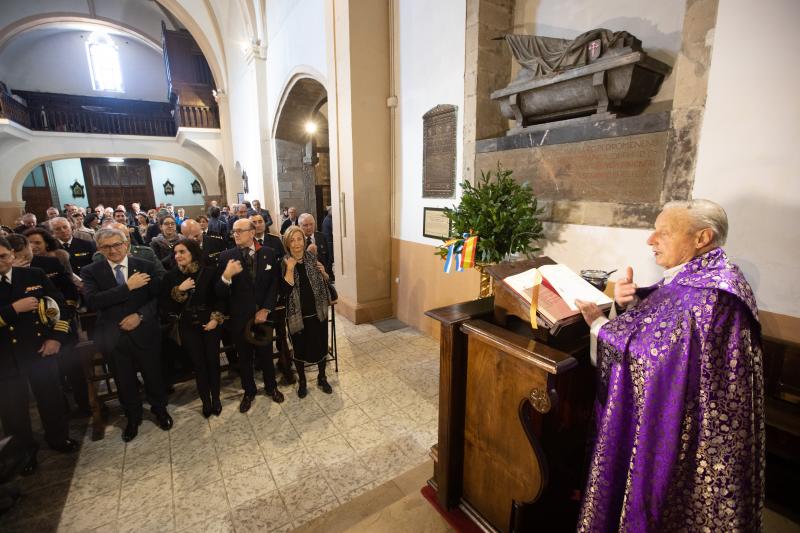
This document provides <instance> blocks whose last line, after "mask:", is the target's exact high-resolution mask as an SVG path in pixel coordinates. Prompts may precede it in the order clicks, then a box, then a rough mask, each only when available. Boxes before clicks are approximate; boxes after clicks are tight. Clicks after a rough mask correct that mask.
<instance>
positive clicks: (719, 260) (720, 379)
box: [578, 248, 764, 533]
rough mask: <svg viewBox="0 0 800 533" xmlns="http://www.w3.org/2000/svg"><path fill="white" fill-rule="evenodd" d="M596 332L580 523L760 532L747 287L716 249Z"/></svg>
mask: <svg viewBox="0 0 800 533" xmlns="http://www.w3.org/2000/svg"><path fill="white" fill-rule="evenodd" d="M637 294H638V295H639V297H640V298H641V299H642V301H641V302H640V303H639V304H638V305H637V306H635V307H634V308H632V309H630V310H628V311H627V312H625V313H623V314H622V315H620V316H619V317H617V318H616V319H614V320H612V321H610V322H609V323H607V324H605V325H604V326H603V327H602V329H601V330H600V334H599V336H598V379H599V382H598V397H597V402H596V405H595V416H596V420H597V436H596V441H595V443H594V451H593V454H592V459H591V463H590V464H591V468H590V471H589V479H588V482H587V486H586V491H585V494H584V497H583V504H582V508H581V514H580V519H579V521H578V531H586V532H589V531H591V532H603V533H605V532H613V531H626V532H644V531H648V532H659V533H660V532H666V531H692V532H693V531H708V532H713V533H722V532H726V533H727V532H733V531H760V530H761V510H762V507H763V501H764V496H763V494H764V377H763V361H762V354H761V338H760V325H759V323H758V312H757V309H756V303H755V299H754V297H753V293H752V291H751V289H750V285H748V283H747V281H746V280H745V279H744V276H743V275H742V273H741V272H740V271H739V268H738V267H737V266H736V265H733V264H732V263H729V262H728V258H727V256H726V255H725V252H723V251H722V249H720V248H717V249H714V250H711V251H710V252H707V253H705V254H703V255H701V256H698V257H695V258H694V259H692V260H691V261H690V262H688V263H687V264H686V265H685V267H684V268H683V270H681V272H680V273H678V275H677V276H676V277H675V278H674V279H673V280H672V282H671V283H668V284H663V283H659V284H657V285H654V286H652V287H648V288H644V289H639V291H637Z"/></svg>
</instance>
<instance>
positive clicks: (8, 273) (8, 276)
mask: <svg viewBox="0 0 800 533" xmlns="http://www.w3.org/2000/svg"><path fill="white" fill-rule="evenodd" d="M12 272H14V267H11V268H10V269H9V270H8V272H6V278H8V282H9V283H11V274H12ZM2 277H3V276H2V275H0V278H2Z"/></svg>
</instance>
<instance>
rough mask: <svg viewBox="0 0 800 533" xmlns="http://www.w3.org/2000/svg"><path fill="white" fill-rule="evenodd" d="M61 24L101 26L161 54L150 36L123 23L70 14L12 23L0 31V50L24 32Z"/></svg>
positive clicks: (44, 15) (157, 42)
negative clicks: (129, 37)
mask: <svg viewBox="0 0 800 533" xmlns="http://www.w3.org/2000/svg"><path fill="white" fill-rule="evenodd" d="M62 24H87V25H92V26H103V27H106V28H109V29H112V30H116V31H120V32H123V33H125V34H127V35H130V36H132V37H133V38H135V39H137V40H138V41H139V42H141V43H143V44H145V45H147V46H149V47H150V48H152V49H153V50H155V51H157V52H158V53H162V52H163V50H162V48H161V43H160V42H159V41H158V40H156V39H155V38H154V37H152V36H150V35H147V34H145V33H142V32H141V31H139V30H138V29H136V28H134V27H133V26H130V25H128V24H125V23H124V22H119V21H117V20H112V19H108V18H104V17H97V18H90V17H87V16H86V15H82V14H70V13H45V14H40V15H33V16H30V17H26V18H23V19H20V20H17V21H14V22H13V23H11V24H9V25H8V26H6V27H4V28H2V29H0V50H2V49H3V48H4V47H5V46H6V45H7V44H8V43H9V42H10V41H11V40H12V39H14V38H15V37H17V36H18V35H21V34H23V33H25V32H28V31H31V30H35V29H39V28H42V27H48V26H57V25H62Z"/></svg>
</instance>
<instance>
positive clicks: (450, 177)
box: [422, 105, 458, 198]
mask: <svg viewBox="0 0 800 533" xmlns="http://www.w3.org/2000/svg"><path fill="white" fill-rule="evenodd" d="M457 110H458V108H457V107H456V106H454V105H437V106H436V107H434V108H433V109H431V110H430V111H428V112H427V113H425V114H424V115H423V116H422V128H423V133H422V143H423V148H422V150H423V151H422V197H423V198H452V197H453V195H454V194H455V191H456V153H457V152H456V138H457V131H456V128H457V126H458V114H457Z"/></svg>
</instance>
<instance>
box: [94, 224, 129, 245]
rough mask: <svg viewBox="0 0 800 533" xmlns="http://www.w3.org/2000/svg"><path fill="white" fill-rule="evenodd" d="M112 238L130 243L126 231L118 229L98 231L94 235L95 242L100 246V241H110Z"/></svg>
mask: <svg viewBox="0 0 800 533" xmlns="http://www.w3.org/2000/svg"><path fill="white" fill-rule="evenodd" d="M111 237H119V238H120V239H122V240H123V241H124V242H128V235H126V234H125V232H124V231H122V230H119V229H117V228H102V229H99V230H97V232H96V233H95V234H94V242H96V243H98V244H99V243H100V241H103V240H105V239H109V238H111Z"/></svg>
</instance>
